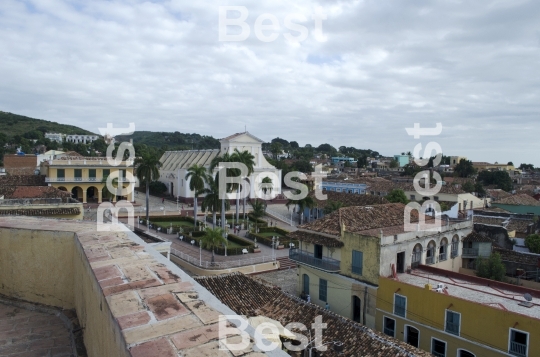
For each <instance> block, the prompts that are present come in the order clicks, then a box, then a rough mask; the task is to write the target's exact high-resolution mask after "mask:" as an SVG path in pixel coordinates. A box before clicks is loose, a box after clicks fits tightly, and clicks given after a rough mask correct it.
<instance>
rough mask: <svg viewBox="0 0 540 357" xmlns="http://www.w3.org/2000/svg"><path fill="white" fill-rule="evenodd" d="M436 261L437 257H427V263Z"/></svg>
mask: <svg viewBox="0 0 540 357" xmlns="http://www.w3.org/2000/svg"><path fill="white" fill-rule="evenodd" d="M433 263H435V257H433V256H431V257H426V264H433Z"/></svg>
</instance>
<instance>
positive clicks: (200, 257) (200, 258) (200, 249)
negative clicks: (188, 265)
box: [199, 239, 202, 267]
mask: <svg viewBox="0 0 540 357" xmlns="http://www.w3.org/2000/svg"><path fill="white" fill-rule="evenodd" d="M199 266H200V267H202V239H199Z"/></svg>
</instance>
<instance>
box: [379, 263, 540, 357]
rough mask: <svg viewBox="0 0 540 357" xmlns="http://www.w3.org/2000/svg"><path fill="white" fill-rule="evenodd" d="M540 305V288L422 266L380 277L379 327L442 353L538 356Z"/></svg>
mask: <svg viewBox="0 0 540 357" xmlns="http://www.w3.org/2000/svg"><path fill="white" fill-rule="evenodd" d="M529 300H530V301H529ZM539 307H540V292H539V291H538V290H532V289H527V288H523V287H519V286H515V285H510V284H505V283H500V282H496V281H493V280H487V279H482V278H478V277H475V276H469V275H464V274H459V273H455V272H451V271H446V270H441V269H437V268H433V267H427V266H421V267H420V269H415V270H413V271H412V272H411V273H410V274H397V277H396V278H385V277H381V278H380V279H379V289H378V294H377V319H376V329H377V330H379V331H382V332H384V333H385V334H387V335H389V336H392V337H395V338H397V339H399V340H402V341H405V342H407V343H409V344H411V345H413V346H415V347H419V348H421V349H423V350H426V351H428V352H430V353H431V354H433V355H434V356H436V357H446V356H448V357H456V356H457V357H489V356H518V357H533V356H540V338H539V336H540V309H539Z"/></svg>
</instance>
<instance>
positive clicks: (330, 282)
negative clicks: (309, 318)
mask: <svg viewBox="0 0 540 357" xmlns="http://www.w3.org/2000/svg"><path fill="white" fill-rule="evenodd" d="M304 274H306V275H308V276H309V295H310V298H311V302H312V303H314V304H317V305H319V306H321V307H325V305H326V302H325V301H322V300H320V299H319V285H320V284H319V282H320V279H324V280H326V281H327V291H326V299H327V301H328V304H329V305H330V311H333V312H335V313H336V314H338V315H341V316H344V317H347V318H349V319H351V320H352V319H353V308H354V305H353V296H357V297H358V298H359V299H360V304H361V305H360V323H362V324H365V325H366V326H368V327H371V328H375V316H376V313H377V309H376V303H377V288H376V287H375V286H371V285H368V284H363V283H361V282H359V281H355V280H354V279H351V278H349V277H346V276H343V275H341V274H332V273H326V272H324V271H322V270H318V269H314V268H310V267H308V266H305V265H300V267H299V268H298V290H297V291H303V275H304ZM366 287H367V293H366V291H365V289H366ZM364 304H367V306H364ZM364 322H365V323H364Z"/></svg>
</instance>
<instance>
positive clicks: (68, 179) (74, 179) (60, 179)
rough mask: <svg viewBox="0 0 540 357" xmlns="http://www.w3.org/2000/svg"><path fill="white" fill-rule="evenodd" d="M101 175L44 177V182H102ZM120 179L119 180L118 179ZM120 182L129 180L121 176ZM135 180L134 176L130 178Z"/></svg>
mask: <svg viewBox="0 0 540 357" xmlns="http://www.w3.org/2000/svg"><path fill="white" fill-rule="evenodd" d="M102 181H103V177H46V178H45V182H49V183H54V182H102ZM119 181H120V180H119ZM121 181H122V182H129V181H130V180H129V179H128V178H122V179H121ZM131 182H135V178H133V179H132V180H131Z"/></svg>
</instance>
